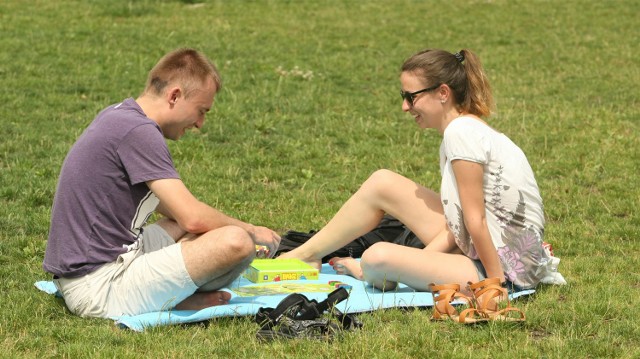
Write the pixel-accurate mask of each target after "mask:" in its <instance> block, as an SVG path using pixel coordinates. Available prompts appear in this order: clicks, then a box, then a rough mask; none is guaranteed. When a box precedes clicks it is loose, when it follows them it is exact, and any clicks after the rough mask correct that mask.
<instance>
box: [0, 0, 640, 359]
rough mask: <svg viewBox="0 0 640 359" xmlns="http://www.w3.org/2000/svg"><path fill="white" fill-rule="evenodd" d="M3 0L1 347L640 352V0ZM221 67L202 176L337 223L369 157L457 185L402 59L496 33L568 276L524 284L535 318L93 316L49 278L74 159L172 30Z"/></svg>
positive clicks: (268, 213)
mask: <svg viewBox="0 0 640 359" xmlns="http://www.w3.org/2000/svg"><path fill="white" fill-rule="evenodd" d="M203 1H204V2H202V3H196V2H194V1H187V0H183V1H168V0H166V1H151V0H140V1H123V0H113V1H96V0H90V1H71V0H57V1H48V0H25V1H21V0H3V1H2V2H0V35H1V36H0V84H1V87H0V95H1V96H0V98H2V105H0V124H1V125H0V283H1V288H2V290H0V308H1V309H2V314H3V315H2V316H0V345H1V347H2V351H0V357H8V358H9V357H34V358H35V357H37V358H45V357H70V358H82V357H118V358H122V357H149V358H156V357H158V358H161V357H189V358H191V357H222V358H235V357H287V358H289V357H309V358H317V357H326V358H345V357H349V358H408V357H417V358H426V357H445V358H446V357H456V358H458V357H471V358H482V357H502V358H518V357H522V358H535V357H549V358H551V357H553V358H568V357H576V358H585V357H587V358H588V357H591V358H601V357H619V358H637V357H640V345H639V344H638V338H640V325H639V324H638V322H637V321H636V320H637V319H638V318H640V310H639V309H638V305H637V303H638V301H639V299H638V296H639V294H640V241H639V240H638V239H639V238H640V215H639V212H640V211H639V210H638V206H639V205H640V176H639V175H638V173H639V167H640V140H639V136H638V134H639V133H640V124H639V120H640V119H639V116H640V104H639V102H638V98H639V94H640V91H639V88H638V83H639V82H640V57H639V54H640V46H638V42H637V39H638V38H640V30H638V13H640V2H638V1H637V0H612V1H595V0H592V1H589V0H584V1H579V0H566V1H542V0H529V1H520V0H467V1H462V0H452V1H410V0H404V1H403V0H389V1H382V0H380V1H361V2H357V1H347V0H344V1H334V0H327V1H311V0H309V1H305V0H299V1H286V0H282V1H277V0H264V1H248V0H247V1H214V0H208V1H207V0H203ZM183 46H189V47H196V48H198V49H200V50H202V51H203V52H205V53H206V54H208V55H209V56H210V57H211V58H212V59H213V60H214V61H215V62H216V64H217V66H218V68H219V70H220V71H221V73H222V76H223V81H224V89H223V91H222V92H221V93H220V94H219V96H218V97H216V104H215V106H214V109H213V110H212V112H211V113H210V115H209V116H208V120H207V123H206V124H205V127H204V128H203V129H202V130H200V131H198V132H196V133H193V134H188V135H187V136H185V137H184V138H183V139H182V140H181V141H179V142H175V143H174V142H172V143H170V145H169V146H170V149H171V151H172V154H173V157H174V161H175V163H176V165H177V167H178V170H179V171H180V173H181V175H182V177H183V179H184V181H185V182H186V184H187V186H188V187H189V188H190V189H191V190H192V192H194V193H195V194H196V195H197V196H198V197H199V198H201V199H202V200H204V201H205V202H207V203H209V204H211V205H213V206H215V207H217V208H219V209H221V210H222V211H224V212H226V213H228V214H230V215H233V216H235V217H238V218H241V219H243V220H245V221H248V222H252V223H256V224H262V225H266V226H268V227H272V228H274V229H277V230H278V231H279V232H284V231H286V230H287V229H295V230H309V229H317V228H320V227H321V226H322V225H323V224H324V223H326V221H327V220H328V219H329V218H330V217H331V216H332V214H333V213H335V212H336V211H337V209H338V208H339V206H340V205H341V204H342V203H343V202H344V201H345V200H346V199H347V198H348V197H349V195H350V194H351V193H353V192H354V191H355V190H356V189H357V188H358V186H359V184H360V183H361V182H362V181H364V180H365V179H366V178H367V177H368V175H369V174H370V173H371V172H373V171H374V170H376V169H379V168H389V169H391V170H394V171H397V172H399V173H401V174H403V175H405V176H407V177H410V178H412V179H414V180H416V181H418V182H420V183H422V184H424V185H426V186H427V187H431V188H436V189H437V188H438V187H439V182H440V174H439V168H438V158H437V154H438V146H439V144H440V136H439V135H438V134H437V133H436V132H434V131H420V130H419V129H418V128H417V127H416V126H415V124H414V122H413V120H412V118H411V117H410V116H409V115H407V114H405V113H403V112H402V111H401V100H400V96H399V95H398V90H399V87H400V84H399V79H398V75H399V67H400V65H401V63H402V61H403V60H404V59H405V58H407V57H408V56H410V55H411V54H413V53H415V52H417V51H418V50H421V49H423V48H427V47H431V48H444V49H447V50H451V51H457V50H459V49H461V48H469V49H472V50H474V51H476V52H477V53H478V54H479V55H480V57H481V59H482V60H483V63H484V65H485V67H486V69H487V72H488V75H489V78H490V79H491V81H492V85H493V88H494V90H495V95H496V100H497V112H496V113H495V115H494V116H492V118H490V119H489V122H490V124H491V125H492V126H494V127H496V128H497V129H499V130H500V131H502V132H504V133H506V134H507V135H508V136H509V137H511V139H513V140H514V141H515V142H516V143H517V144H519V145H520V146H521V147H522V149H523V150H524V151H525V153H526V154H527V156H528V157H529V160H530V162H531V163H532V166H533V168H534V171H535V172H536V175H537V179H538V184H539V186H540V189H541V192H542V196H543V199H544V201H545V209H546V215H547V227H546V240H547V241H548V242H551V243H552V245H553V247H554V250H555V252H556V255H557V256H558V257H560V258H561V259H562V261H561V265H560V270H561V272H562V273H563V274H564V276H565V277H566V279H567V281H568V285H566V286H561V287H558V286H555V287H549V286H543V287H540V288H539V289H538V292H537V294H536V295H535V297H534V298H533V299H532V300H529V301H526V302H518V303H517V305H518V306H519V307H520V308H521V309H523V310H524V311H525V312H526V314H527V322H526V324H524V325H523V326H511V325H505V324H499V323H492V324H490V325H486V326H482V327H473V328H471V327H461V326H458V325H455V324H453V323H448V322H445V323H434V322H430V321H429V316H430V315H429V312H427V311H410V312H407V311H400V310H386V311H378V312H374V313H370V314H366V315H363V316H362V320H363V321H364V323H365V327H364V328H363V330H361V331H359V332H357V333H349V334H347V335H346V336H345V337H343V338H342V339H340V340H338V341H335V342H333V343H323V342H315V341H305V340H300V341H281V342H275V343H271V344H263V343H259V342H257V341H256V340H255V339H254V334H255V331H256V330H257V326H256V325H255V324H254V323H253V322H252V321H251V320H250V318H233V319H232V318H226V319H221V320H215V321H212V322H211V323H209V325H206V326H205V325H193V326H185V327H182V326H172V327H162V328H154V329H151V330H149V331H146V332H145V333H143V334H139V333H133V332H130V331H126V330H120V329H117V328H115V327H114V325H113V322H112V321H109V320H99V319H81V318H77V317H75V316H73V315H71V314H69V312H68V311H67V310H66V308H65V307H64V305H63V304H62V303H61V302H60V301H58V300H56V299H54V298H53V297H52V296H47V295H45V294H42V293H40V292H38V291H37V290H36V289H35V288H34V286H33V283H34V282H35V281H37V280H43V279H47V278H48V277H47V275H46V273H44V271H43V270H42V268H41V263H42V259H43V256H44V249H45V245H46V238H47V233H48V228H49V217H50V210H51V203H52V199H53V195H54V192H55V185H56V180H57V176H58V172H59V170H60V166H61V164H62V160H63V159H64V156H65V154H66V152H67V151H68V149H69V148H70V146H71V145H72V144H73V142H74V140H75V139H76V138H77V137H78V135H79V134H80V133H81V131H82V130H83V129H84V127H86V126H87V125H88V123H89V122H90V121H91V120H92V119H93V117H94V116H95V115H96V114H97V112H98V111H100V110H101V109H102V108H103V107H105V106H107V105H109V104H112V103H116V102H120V101H121V100H122V99H124V98H126V97H131V96H133V97H135V96H137V95H138V94H139V93H140V92H141V91H142V88H143V85H144V81H145V78H146V74H147V72H148V70H149V69H150V68H151V66H153V64H155V62H156V61H157V59H158V58H159V57H160V56H161V55H163V54H164V53H165V52H167V51H169V50H172V49H174V48H177V47H183Z"/></svg>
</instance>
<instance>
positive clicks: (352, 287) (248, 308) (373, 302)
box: [35, 264, 535, 331]
mask: <svg viewBox="0 0 640 359" xmlns="http://www.w3.org/2000/svg"><path fill="white" fill-rule="evenodd" d="M336 285H338V286H340V285H343V286H346V288H347V289H348V290H349V292H350V294H349V298H348V299H347V300H345V301H343V302H341V303H339V304H338V305H336V308H338V309H339V310H340V311H342V312H344V313H363V312H370V311H374V310H378V309H385V308H393V307H396V308H406V307H431V306H433V297H432V295H431V293H430V292H419V291H415V290H413V289H411V288H409V287H407V286H406V285H403V284H399V285H398V287H397V288H396V289H394V290H391V291H381V290H378V289H375V288H373V287H372V286H370V285H367V284H366V283H365V282H363V281H360V280H357V279H355V278H353V277H350V276H346V275H339V274H336V272H335V271H334V270H333V268H331V266H329V265H328V264H323V266H322V270H321V272H320V275H319V278H318V280H298V281H285V282H277V283H261V284H256V283H252V282H250V281H249V280H247V279H246V278H244V277H240V278H238V279H236V280H235V281H234V282H233V283H232V284H231V285H230V286H229V287H227V288H224V289H222V290H225V291H228V292H229V293H231V299H230V300H229V303H228V304H226V305H219V306H215V307H210V308H205V309H201V310H166V311H159V312H152V313H145V314H139V315H133V316H130V315H123V316H119V317H114V318H111V319H113V320H114V321H115V324H116V325H117V326H118V327H120V328H128V329H131V330H134V331H144V330H145V329H146V328H150V327H155V326H161V325H172V324H185V323H196V322H202V321H206V320H210V319H213V318H216V317H229V316H248V315H255V314H256V313H257V312H258V310H259V309H260V307H271V308H275V307H276V306H277V305H278V303H280V301H282V299H284V298H285V297H286V296H287V295H289V294H290V293H293V292H296V293H301V294H304V295H305V296H307V297H308V298H309V299H315V300H317V301H322V300H324V299H326V298H327V294H328V293H329V292H331V291H332V290H333V289H334V288H335V286H336ZM35 286H36V287H37V288H38V289H40V290H41V291H43V292H46V293H49V294H52V295H57V296H60V293H59V292H58V290H57V288H56V287H55V285H54V284H53V282H51V281H40V282H36V283H35ZM534 292H535V290H526V291H521V292H517V293H512V294H511V295H510V297H511V299H512V300H513V299H516V298H518V297H522V296H527V295H531V294H533V293H534Z"/></svg>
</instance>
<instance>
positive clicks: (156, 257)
mask: <svg viewBox="0 0 640 359" xmlns="http://www.w3.org/2000/svg"><path fill="white" fill-rule="evenodd" d="M138 243H139V245H138V248H134V249H132V250H131V251H129V252H127V253H124V254H122V255H120V256H119V257H118V259H117V260H116V261H115V262H112V263H107V264H105V265H103V266H102V267H100V268H98V269H97V270H96V271H94V272H91V273H89V274H87V275H85V276H82V277H78V278H58V279H54V283H55V285H56V287H58V290H59V291H60V293H62V296H63V297H64V300H65V303H66V304H67V307H68V308H69V310H70V311H71V312H72V313H74V314H76V315H79V316H81V317H101V318H113V317H119V316H121V315H137V314H141V313H149V312H155V311H160V310H167V309H171V308H173V307H174V306H175V305H176V304H178V303H180V302H182V301H183V300H184V299H186V298H187V297H189V296H191V295H192V294H193V293H194V292H195V291H196V290H197V289H198V286H196V284H195V283H194V282H193V280H192V279H191V277H190V276H189V273H188V272H187V268H186V267H185V264H184V259H183V258H182V249H181V246H180V244H178V243H175V241H174V240H173V238H171V237H170V236H169V234H168V233H167V232H166V231H165V230H164V229H162V228H161V227H160V226H158V225H156V224H152V225H149V226H147V227H145V229H144V232H143V236H142V239H141V240H140V241H139V242H138Z"/></svg>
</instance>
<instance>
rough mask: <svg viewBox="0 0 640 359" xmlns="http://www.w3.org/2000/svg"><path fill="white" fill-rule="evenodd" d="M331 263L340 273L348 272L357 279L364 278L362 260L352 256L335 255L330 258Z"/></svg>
mask: <svg viewBox="0 0 640 359" xmlns="http://www.w3.org/2000/svg"><path fill="white" fill-rule="evenodd" d="M329 265H330V266H332V267H333V269H334V270H335V271H336V273H338V274H346V275H350V276H352V277H353V278H355V279H359V280H364V275H363V274H362V267H361V266H360V262H358V261H357V260H355V259H353V258H351V257H344V258H341V257H333V258H331V259H330V260H329Z"/></svg>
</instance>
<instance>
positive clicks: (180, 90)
mask: <svg viewBox="0 0 640 359" xmlns="http://www.w3.org/2000/svg"><path fill="white" fill-rule="evenodd" d="M220 87H221V81H220V76H219V74H218V71H217V70H216V68H215V66H214V65H213V63H212V62H211V61H210V60H209V59H207V57H205V56H204V55H203V54H201V53H199V52H198V51H195V50H192V49H180V50H176V51H173V52H171V53H169V54H167V55H165V56H164V57H163V58H162V59H161V60H160V61H159V62H158V63H157V64H156V65H155V67H154V68H153V69H152V70H151V72H150V73H149V76H148V79H147V84H146V88H145V90H144V92H143V93H142V94H141V95H140V97H138V98H137V99H135V100H134V99H133V98H129V99H126V100H124V101H123V102H122V103H119V104H116V105H113V106H109V107H107V108H106V109H105V110H103V111H102V112H101V113H100V114H99V115H98V116H97V117H96V118H95V120H94V121H93V122H92V123H91V124H90V125H89V127H87V129H86V130H85V131H84V133H83V134H82V135H81V136H80V137H79V138H78V140H77V142H76V143H75V144H74V145H73V147H72V148H71V150H70V151H69V153H68V154H67V157H66V159H65V160H64V163H63V165H62V170H61V173H60V178H59V181H58V186H57V190H56V194H55V199H54V203H53V209H52V218H51V227H50V232H49V239H48V243H47V250H46V253H45V257H44V263H43V268H44V269H45V270H46V271H47V272H49V273H51V274H53V276H54V283H55V285H56V287H57V288H58V290H59V291H60V292H61V293H62V295H63V296H64V299H65V302H66V304H67V307H68V308H69V310H70V311H71V312H73V313H75V314H77V315H79V316H83V317H114V316H120V315H124V314H126V315H136V314H141V313H147V312H152V311H159V310H163V309H171V308H175V309H201V308H205V307H210V306H214V305H220V304H225V303H227V302H228V300H229V298H230V295H229V293H227V292H224V291H218V289H220V288H222V287H224V286H226V285H228V284H229V283H230V282H232V281H233V280H234V279H235V278H237V277H238V276H239V275H240V274H241V273H242V272H243V271H244V269H245V268H246V267H247V266H248V265H249V263H250V262H251V261H252V259H253V258H254V255H255V250H256V247H255V246H256V245H264V246H267V247H268V248H269V250H270V253H275V251H276V249H277V247H278V244H279V242H280V237H279V236H278V235H277V234H276V233H275V232H274V231H272V230H270V229H268V228H265V227H258V226H253V225H251V224H249V223H245V222H243V221H240V220H238V219H235V218H231V217H229V216H227V215H225V214H223V213H222V212H220V211H218V210H216V209H214V208H212V207H210V206H208V205H207V204H205V203H203V202H200V201H199V200H198V199H196V198H195V197H194V196H193V195H192V194H191V192H190V191H189V190H188V189H187V187H185V185H184V183H183V182H182V181H181V180H180V176H179V174H178V172H177V171H176V169H175V167H174V164H173V160H172V158H171V154H170V153H169V149H168V147H167V144H166V142H165V138H167V139H170V140H178V139H179V138H180V137H182V135H184V133H185V131H186V130H188V129H190V128H193V127H196V128H200V127H202V125H203V124H204V121H205V115H206V113H207V112H208V111H209V109H210V108H211V106H212V104H213V98H214V96H215V95H216V93H217V92H218V91H219V90H220ZM154 211H157V212H158V213H160V214H162V215H163V218H161V219H160V220H158V221H157V222H156V223H154V224H148V223H147V221H148V219H149V218H150V216H151V215H152V213H153V212H154Z"/></svg>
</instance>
